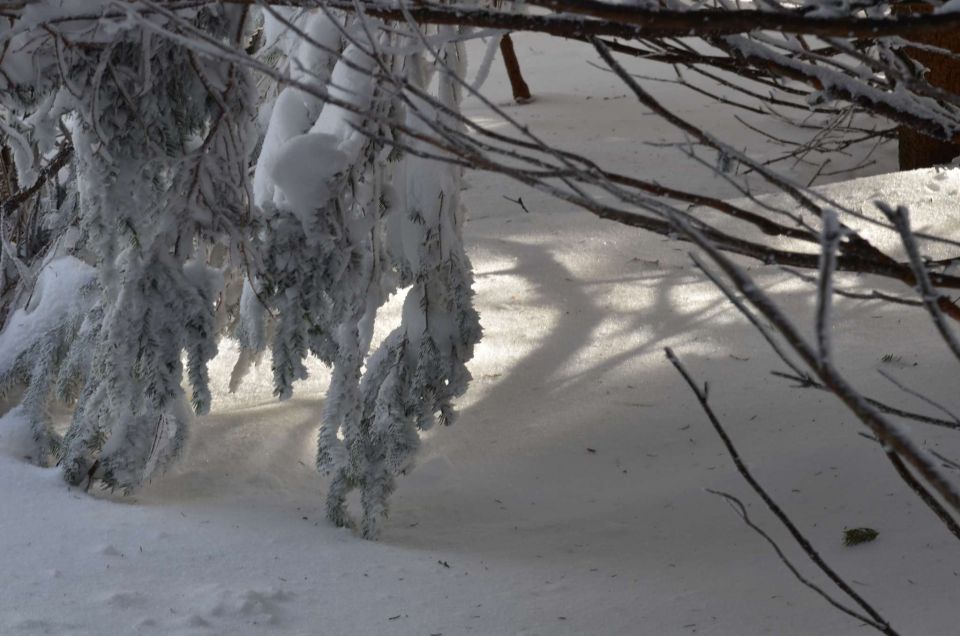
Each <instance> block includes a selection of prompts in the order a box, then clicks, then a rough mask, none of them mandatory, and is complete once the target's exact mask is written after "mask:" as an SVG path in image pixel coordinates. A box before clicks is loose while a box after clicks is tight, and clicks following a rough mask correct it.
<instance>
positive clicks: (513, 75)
mask: <svg viewBox="0 0 960 636" xmlns="http://www.w3.org/2000/svg"><path fill="white" fill-rule="evenodd" d="M500 53H501V54H502V55H503V63H504V64H505V65H506V67H507V77H509V78H510V88H512V89H513V99H514V101H516V102H517V103H518V104H526V103H527V102H529V101H530V100H532V99H533V97H531V95H530V87H528V86H527V83H526V82H525V81H524V80H523V75H522V74H521V73H520V61H519V60H518V59H517V52H516V51H515V50H514V48H513V39H512V38H511V37H510V34H509V33H508V34H506V35H504V36H503V37H502V38H501V39H500Z"/></svg>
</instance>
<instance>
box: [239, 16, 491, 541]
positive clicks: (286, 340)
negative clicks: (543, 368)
mask: <svg viewBox="0 0 960 636" xmlns="http://www.w3.org/2000/svg"><path fill="white" fill-rule="evenodd" d="M272 17H273V19H277V20H283V21H285V22H287V23H288V24H287V26H288V28H289V29H290V30H292V31H294V32H297V33H299V34H300V35H301V38H300V39H299V40H298V45H297V47H295V48H294V49H293V50H290V51H288V53H287V54H288V56H289V57H290V60H291V62H290V63H291V67H292V68H291V72H292V73H293V74H294V76H295V77H297V78H298V79H299V80H300V81H301V82H302V83H304V84H306V85H308V86H310V85H313V86H315V85H318V83H320V84H319V85H320V86H324V87H325V88H326V90H327V92H328V101H327V103H325V104H324V103H321V101H320V100H319V99H317V98H316V97H315V96H313V95H311V94H308V93H307V92H305V91H303V90H301V89H300V88H297V87H294V86H290V87H287V88H285V89H283V91H282V92H281V93H280V94H279V96H278V97H277V99H276V103H275V105H274V107H273V112H272V115H271V121H270V126H269V127H268V129H267V131H266V134H265V141H264V145H263V148H262V150H261V153H260V158H259V161H258V164H257V173H256V174H257V176H256V178H255V197H256V201H257V203H258V205H259V206H260V208H261V210H262V214H263V215H264V222H265V225H266V227H267V228H268V231H267V232H266V236H265V238H264V243H263V247H262V249H261V252H262V253H263V254H264V268H263V271H262V272H261V275H260V276H259V277H258V279H257V280H255V281H248V283H247V285H246V287H245V292H246V296H247V298H248V299H251V298H252V297H253V296H254V294H256V290H257V289H259V290H260V292H261V294H262V295H263V296H265V297H266V298H268V299H269V300H268V303H269V304H270V306H271V309H273V310H274V313H275V319H274V320H273V321H272V322H273V337H272V343H271V350H272V354H273V371H274V383H275V392H276V394H277V395H278V396H279V397H281V398H285V397H288V396H289V395H290V393H291V391H292V384H293V382H294V381H296V380H297V379H300V378H302V377H304V375H305V373H306V369H305V366H304V364H303V359H304V357H305V356H306V355H307V353H308V352H312V353H313V354H315V355H317V356H318V357H319V358H320V359H322V360H324V361H325V362H327V363H329V364H331V365H332V367H333V371H332V379H331V384H330V388H329V391H328V395H327V401H326V405H325V408H324V413H323V416H322V425H321V430H320V436H319V449H318V458H317V464H318V467H319V468H320V470H321V471H322V472H324V473H326V474H329V475H330V476H331V484H330V491H329V495H328V514H329V516H330V518H331V519H332V520H333V521H334V522H336V523H338V524H341V525H346V524H349V523H350V519H349V517H348V515H347V513H346V510H345V508H344V502H345V498H346V495H347V493H348V492H349V491H350V490H351V489H354V488H359V489H360V490H361V493H362V500H363V524H362V531H363V533H364V535H365V536H368V537H373V536H376V535H377V533H378V529H379V524H380V522H381V520H382V518H383V517H384V516H385V514H386V501H387V498H388V497H389V495H390V493H391V492H392V490H393V477H394V475H396V474H398V473H400V472H403V471H405V470H406V469H408V468H409V466H410V463H411V459H412V456H413V453H414V451H415V450H416V448H417V445H418V439H419V438H418V432H417V431H418V429H426V428H429V426H431V425H432V424H433V421H434V419H435V417H436V415H437V414H439V416H440V418H441V420H442V421H443V422H444V423H450V422H452V420H453V409H452V404H451V400H452V398H453V397H455V396H457V395H459V394H460V393H462V392H463V390H464V389H465V386H466V382H467V379H468V378H469V374H468V373H467V371H466V368H465V366H464V363H465V362H466V360H468V359H469V358H470V356H471V355H472V347H473V344H474V343H475V342H476V341H477V340H478V339H479V335H480V330H479V325H478V321H477V316H476V313H475V312H474V311H473V308H472V305H471V301H470V295H471V293H472V292H471V290H470V269H469V262H468V261H467V259H466V256H465V254H464V252H463V249H462V245H461V238H460V223H461V219H462V215H461V214H460V203H459V191H460V168H457V167H453V166H451V165H446V164H443V163H441V162H438V161H428V160H425V159H420V158H419V157H417V156H416V155H415V154H404V153H402V152H398V151H397V150H396V148H395V147H394V146H392V145H391V144H390V143H389V141H390V140H393V141H396V142H398V143H404V142H401V140H402V135H401V133H400V132H399V131H398V130H396V126H395V125H391V122H393V123H394V124H395V123H397V122H401V123H402V124H404V126H405V127H406V129H408V130H424V131H425V130H427V129H428V125H427V123H426V122H428V121H429V120H430V119H431V118H434V117H438V116H445V115H441V113H440V112H439V111H438V110H436V109H434V108H433V107H431V106H429V102H428V101H426V100H423V99H421V98H420V97H418V96H417V94H416V93H415V92H409V93H407V92H406V91H404V90H403V89H402V88H400V89H398V85H397V83H396V76H399V77H402V78H404V79H405V80H406V81H407V82H409V83H410V85H411V86H413V87H415V88H416V89H419V90H429V80H428V76H427V73H426V71H427V67H428V66H437V67H439V68H440V69H441V70H442V72H441V73H439V74H438V80H437V82H436V88H435V89H434V90H435V91H437V92H438V95H439V98H440V103H441V104H443V106H444V107H446V108H450V109H452V110H453V111H454V112H455V111H456V109H458V108H459V101H460V91H459V89H458V87H457V84H456V80H455V79H454V77H453V76H452V74H453V73H458V74H460V76H462V73H463V70H464V69H463V64H464V54H463V50H462V47H461V46H460V45H459V44H457V40H458V38H459V34H458V32H457V30H456V29H444V30H442V31H441V32H440V33H439V34H438V35H440V36H441V41H445V42H446V43H444V44H443V45H442V52H441V53H440V55H439V56H438V57H437V59H436V60H435V61H433V62H432V63H431V64H426V63H425V59H424V56H423V44H422V43H421V41H420V37H419V35H416V34H414V33H407V34H405V35H400V34H398V33H396V32H393V33H391V32H390V31H387V30H380V29H378V28H377V25H375V24H374V25H371V23H370V22H367V23H361V22H360V21H358V20H355V19H351V18H349V17H348V16H336V15H334V14H330V13H317V14H312V15H308V16H301V17H300V18H299V19H296V18H294V19H285V18H284V16H283V15H282V14H278V13H274V14H273V15H272ZM371 37H372V39H371ZM403 47H406V48H407V49H408V50H410V51H411V52H410V53H406V54H400V55H397V54H382V55H379V57H378V58H375V55H377V54H376V53H373V52H374V51H376V52H380V51H389V50H399V49H402V48H403ZM375 65H380V67H381V68H385V69H387V70H388V71H390V73H389V76H388V77H382V78H381V79H380V80H379V81H378V80H377V79H376V74H375ZM400 86H401V87H402V83H401V84H400ZM410 143H413V142H410ZM398 283H399V284H400V285H402V286H411V289H410V290H409V291H408V292H407V293H408V296H407V300H406V302H405V305H404V312H403V324H402V325H401V326H400V327H398V328H397V329H396V330H395V331H394V332H393V333H392V334H391V335H390V336H389V337H388V338H387V339H386V340H385V342H384V343H383V344H382V345H381V346H380V347H379V349H378V350H377V351H376V352H375V353H373V354H372V355H370V356H369V357H368V353H369V348H370V345H371V340H372V337H373V324H374V320H375V318H376V313H377V310H378V309H379V307H380V306H381V305H382V303H383V302H384V301H385V300H386V298H387V296H388V295H389V294H390V293H391V292H392V291H393V290H394V289H395V288H396V286H397V284H398ZM242 306H243V313H242V318H241V338H240V339H241V342H242V343H243V344H244V345H245V347H246V349H247V352H246V353H244V354H241V361H242V364H244V365H245V364H246V361H247V360H249V359H250V357H251V356H252V355H255V354H256V352H257V351H258V350H259V349H262V348H263V347H264V345H265V342H266V339H265V337H264V329H265V326H266V323H265V321H264V309H263V307H262V306H261V305H259V304H258V303H254V302H252V300H249V302H244V303H243V305H242Z"/></svg>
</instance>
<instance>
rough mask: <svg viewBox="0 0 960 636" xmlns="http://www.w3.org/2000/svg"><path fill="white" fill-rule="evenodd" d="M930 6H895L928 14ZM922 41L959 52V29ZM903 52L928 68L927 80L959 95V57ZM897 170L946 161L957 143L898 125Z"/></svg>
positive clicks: (957, 152) (957, 149) (957, 148)
mask: <svg viewBox="0 0 960 636" xmlns="http://www.w3.org/2000/svg"><path fill="white" fill-rule="evenodd" d="M931 11H932V7H931V5H928V4H912V3H911V4H906V5H903V6H902V7H900V8H899V12H901V13H930V12H931ZM922 41H923V42H924V43H926V44H930V45H932V46H936V47H940V48H944V49H948V50H950V51H953V52H954V53H956V54H960V32H957V33H944V34H940V35H931V36H929V37H926V38H922ZM904 52H905V53H906V54H907V55H908V56H910V58H911V59H913V60H916V61H917V62H919V63H920V64H923V65H924V66H925V67H927V68H928V69H929V71H928V72H927V79H928V81H929V82H930V83H931V84H932V85H934V86H938V87H940V88H942V89H944V90H946V91H950V92H951V93H955V94H957V95H960V59H957V58H951V57H949V56H947V55H943V54H941V53H935V52H932V51H925V50H923V49H918V48H913V47H908V48H906V49H904ZM899 137H900V169H901V170H914V169H916V168H929V167H930V166H935V165H938V164H944V163H950V161H952V160H953V159H954V158H955V157H957V156H960V145H958V144H952V143H948V142H946V141H940V140H939V139H934V138H933V137H928V136H927V135H924V134H922V133H919V132H917V131H915V130H912V129H910V128H906V127H901V128H900V134H899Z"/></svg>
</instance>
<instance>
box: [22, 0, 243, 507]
mask: <svg viewBox="0 0 960 636" xmlns="http://www.w3.org/2000/svg"><path fill="white" fill-rule="evenodd" d="M88 8H95V7H88ZM58 11H59V12H61V13H62V14H68V15H69V12H70V11H71V8H70V7H63V6H61V4H60V3H56V2H38V3H35V4H34V5H32V6H31V7H28V8H27V9H25V10H24V12H23V14H22V16H21V18H20V20H19V21H18V22H16V23H14V27H13V28H14V30H15V31H16V30H19V31H22V33H23V36H22V40H23V42H24V43H27V44H29V45H24V44H23V43H20V42H17V37H18V36H17V35H16V33H14V35H13V41H14V43H15V44H20V45H21V46H15V47H14V49H13V50H15V51H17V55H15V56H12V57H10V58H8V59H7V60H5V67H4V70H5V71H8V70H13V71H16V72H15V73H12V74H11V73H9V72H8V73H6V74H5V77H6V78H7V79H6V82H7V84H8V85H7V86H5V87H4V89H5V94H6V95H8V96H11V97H13V98H15V99H11V100H9V101H7V102H6V103H4V107H5V111H6V112H7V113H9V114H11V115H14V116H16V115H17V114H21V115H22V116H21V117H20V119H19V123H20V125H21V127H22V128H25V129H29V132H30V134H31V135H32V136H33V137H34V138H39V139H43V138H49V137H51V136H52V135H51V133H50V132H49V130H50V129H51V128H54V129H55V128H59V127H61V126H63V127H65V128H66V130H67V133H68V135H69V137H70V142H71V144H72V147H73V152H74V162H73V170H74V175H75V184H76V190H77V193H78V221H77V225H78V228H79V231H80V234H81V237H82V238H81V245H80V249H81V250H82V252H83V253H85V254H87V255H88V260H89V261H90V264H91V265H92V266H93V267H94V268H95V271H96V281H97V282H96V286H97V288H98V289H97V290H96V300H95V302H94V303H93V308H92V309H91V310H89V311H87V312H85V313H84V314H82V319H79V317H78V315H77V312H76V311H75V312H73V313H70V312H67V314H66V315H65V316H64V320H61V321H59V322H55V324H54V325H53V326H51V328H50V330H49V334H47V335H45V336H44V338H41V339H40V340H38V342H41V343H47V344H43V345H38V346H43V347H45V350H47V351H49V352H50V354H49V355H47V356H43V357H41V358H39V359H41V360H45V362H44V363H43V364H42V365H41V364H34V365H33V369H32V371H31V372H30V373H29V376H30V377H29V384H28V388H27V390H26V393H25V401H24V408H27V407H28V405H34V404H36V405H40V404H42V403H43V402H44V400H45V399H47V398H46V395H41V394H49V393H51V392H52V390H53V389H54V388H55V387H59V388H60V389H61V390H60V397H61V398H75V405H74V414H73V420H72V422H71V424H70V427H69V430H68V431H67V433H66V435H65V437H64V439H63V443H62V446H60V448H59V451H60V462H61V465H62V467H63V470H64V474H65V477H66V479H67V480H68V481H69V482H71V483H80V482H81V481H83V480H85V479H87V478H88V477H90V478H96V479H100V480H102V481H103V482H104V483H106V484H107V485H109V486H111V487H119V488H122V489H124V490H129V489H132V488H136V487H137V486H138V485H139V484H140V483H142V481H143V480H144V479H146V478H148V477H149V476H150V475H151V474H152V473H153V472H154V471H155V470H156V469H158V468H163V467H164V466H166V465H168V464H169V462H170V461H172V460H173V459H174V458H176V456H177V455H178V454H179V452H180V450H181V448H182V445H183V441H184V439H185V435H186V427H187V425H188V421H189V417H190V416H189V408H188V406H187V403H186V395H185V393H184V390H183V389H182V387H181V381H182V379H183V375H184V369H183V366H182V363H181V352H186V360H187V365H186V376H187V379H188V381H189V383H190V387H191V391H192V406H193V408H194V410H196V411H197V412H199V413H204V412H206V411H207V410H208V409H209V407H210V392H209V388H208V386H207V384H208V382H207V371H206V364H207V362H208V361H209V360H210V359H211V358H212V357H213V356H214V355H215V354H216V351H217V346H216V338H217V333H216V332H217V322H216V317H215V302H216V301H217V298H218V295H219V294H220V288H221V287H222V284H223V282H222V278H223V277H222V275H221V272H220V271H218V270H217V269H215V268H214V267H211V263H210V258H211V256H214V255H215V254H220V255H222V253H223V250H222V249H221V250H219V251H218V250H215V249H212V247H211V246H213V245H214V244H219V245H222V246H225V247H226V248H227V249H232V250H234V251H237V252H239V248H240V247H241V246H242V245H243V243H245V242H246V233H247V232H248V231H249V228H248V224H249V222H250V214H249V209H250V208H249V205H248V200H247V198H248V197H247V191H248V188H247V186H246V183H247V156H248V154H249V151H250V140H251V139H252V135H251V134H250V132H251V130H252V122H253V92H252V89H251V83H250V79H249V77H248V72H247V71H246V70H245V69H243V68H241V67H240V66H238V65H235V64H230V63H227V62H224V61H223V60H221V59H219V58H217V57H215V56H209V55H202V54H198V53H197V52H196V51H195V50H193V49H191V48H190V47H187V46H184V45H183V44H182V43H180V42H178V40H177V38H176V37H173V36H174V35H175V34H177V33H180V34H186V33H189V34H190V35H191V36H193V37H196V34H201V35H202V36H203V37H206V38H209V39H213V40H221V41H236V40H237V39H238V38H239V37H240V35H241V34H242V29H243V23H244V20H245V16H246V14H247V11H246V10H245V9H243V8H240V7H220V6H216V5H212V4H211V5H208V6H205V7H204V8H202V9H200V10H196V11H192V12H189V13H184V14H183V15H180V14H170V15H168V16H161V15H157V14H156V13H154V14H151V16H150V17H145V16H142V15H138V14H137V13H135V12H131V13H130V14H129V15H127V16H125V18H126V19H123V18H121V17H120V16H117V17H115V18H107V17H104V18H100V19H95V18H91V19H89V20H76V21H73V22H71V23H70V25H71V33H70V35H71V36H73V37H79V36H82V37H83V38H85V41H87V42H88V46H87V47H85V48H80V47H73V48H71V47H67V48H66V49H63V48H61V47H59V46H58V41H57V38H55V37H50V38H39V37H37V36H36V34H35V33H33V32H32V30H31V28H30V27H31V23H34V22H37V23H39V22H42V21H49V20H50V18H51V16H55V15H56V13H57V12H58ZM183 37H186V35H183ZM38 87H39V88H42V89H43V91H42V92H38ZM23 96H26V97H25V98H24V97H23ZM41 150H42V149H41ZM33 159H34V157H32V156H30V155H29V153H21V155H20V156H17V168H18V172H19V173H20V175H21V181H29V178H30V174H31V173H30V170H31V165H32V164H31V161H32V160H33ZM42 306H43V304H42V303H41V305H40V306H38V310H39V309H40V307H42ZM51 343H57V345H56V346H54V345H53V344H51ZM60 343H63V344H60ZM66 343H69V345H67V344H66ZM14 366H15V367H16V368H19V367H18V366H17V365H14ZM58 366H59V368H58ZM21 373H22V372H21ZM54 376H57V377H58V379H57V381H56V382H54V381H53V377H54ZM78 386H79V387H81V388H80V389H79V391H77V390H76V387H78ZM73 393H76V394H75V395H74V394H73ZM29 410H30V412H31V413H32V414H33V415H34V417H36V418H38V421H39V419H42V417H43V416H42V414H41V413H40V411H41V410H42V409H41V408H39V407H37V408H35V407H33V406H30V408H29ZM34 428H35V430H37V431H39V430H40V427H39V425H37V426H35V427H34ZM37 438H38V442H42V443H44V444H47V442H46V440H44V439H42V438H43V436H42V435H40V434H39V433H38V434H37ZM51 449H52V446H51ZM44 454H45V453H44V452H43V449H41V452H39V453H38V456H43V455H44Z"/></svg>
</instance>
